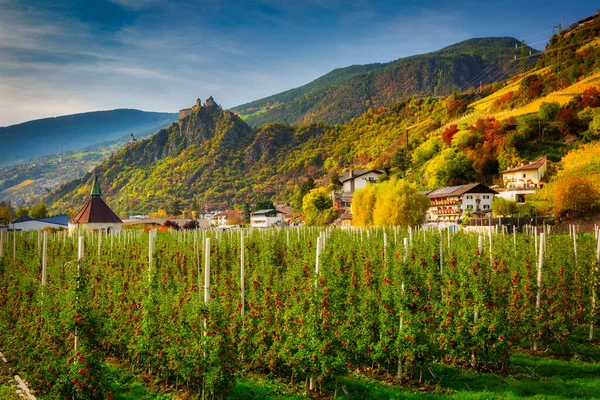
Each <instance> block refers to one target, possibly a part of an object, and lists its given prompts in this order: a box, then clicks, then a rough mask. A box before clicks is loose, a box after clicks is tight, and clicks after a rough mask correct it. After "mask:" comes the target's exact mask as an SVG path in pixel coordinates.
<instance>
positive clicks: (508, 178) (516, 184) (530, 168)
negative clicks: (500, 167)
mask: <svg viewBox="0 0 600 400" xmlns="http://www.w3.org/2000/svg"><path fill="white" fill-rule="evenodd" d="M547 168H548V163H547V160H546V157H545V156H544V157H542V158H540V159H539V160H537V161H533V162H530V163H529V164H523V165H520V166H518V167H514V168H509V169H507V170H504V171H500V175H502V180H503V181H504V186H505V187H506V188H512V189H534V188H539V187H542V186H543V182H542V178H543V177H544V175H545V174H546V169H547Z"/></svg>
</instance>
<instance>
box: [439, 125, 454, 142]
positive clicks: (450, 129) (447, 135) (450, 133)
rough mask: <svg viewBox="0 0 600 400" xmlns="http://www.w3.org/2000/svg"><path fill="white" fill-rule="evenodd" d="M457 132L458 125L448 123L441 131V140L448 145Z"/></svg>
mask: <svg viewBox="0 0 600 400" xmlns="http://www.w3.org/2000/svg"><path fill="white" fill-rule="evenodd" d="M457 133H458V125H456V124H450V125H448V126H447V127H446V128H445V129H444V131H443V132H442V142H443V143H444V144H446V145H448V146H450V145H451V144H452V139H453V138H454V135H456V134H457Z"/></svg>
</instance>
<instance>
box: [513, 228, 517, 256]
mask: <svg viewBox="0 0 600 400" xmlns="http://www.w3.org/2000/svg"><path fill="white" fill-rule="evenodd" d="M513 245H514V247H515V257H516V256H517V229H516V228H515V227H514V226H513Z"/></svg>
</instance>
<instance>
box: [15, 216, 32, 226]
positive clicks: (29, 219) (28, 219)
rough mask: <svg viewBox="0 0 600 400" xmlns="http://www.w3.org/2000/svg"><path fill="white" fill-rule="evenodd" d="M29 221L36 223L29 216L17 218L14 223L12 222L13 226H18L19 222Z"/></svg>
mask: <svg viewBox="0 0 600 400" xmlns="http://www.w3.org/2000/svg"><path fill="white" fill-rule="evenodd" d="M27 221H35V220H34V219H33V218H31V217H30V216H29V215H23V216H22V217H21V218H17V219H15V220H14V221H12V222H11V225H12V224H18V223H19V222H27Z"/></svg>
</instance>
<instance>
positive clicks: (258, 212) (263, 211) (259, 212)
mask: <svg viewBox="0 0 600 400" xmlns="http://www.w3.org/2000/svg"><path fill="white" fill-rule="evenodd" d="M274 212H275V213H279V214H283V212H281V211H279V210H276V209H274V208H271V209H270V210H258V211H254V212H253V213H252V215H263V214H271V213H274Z"/></svg>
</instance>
